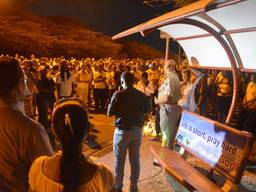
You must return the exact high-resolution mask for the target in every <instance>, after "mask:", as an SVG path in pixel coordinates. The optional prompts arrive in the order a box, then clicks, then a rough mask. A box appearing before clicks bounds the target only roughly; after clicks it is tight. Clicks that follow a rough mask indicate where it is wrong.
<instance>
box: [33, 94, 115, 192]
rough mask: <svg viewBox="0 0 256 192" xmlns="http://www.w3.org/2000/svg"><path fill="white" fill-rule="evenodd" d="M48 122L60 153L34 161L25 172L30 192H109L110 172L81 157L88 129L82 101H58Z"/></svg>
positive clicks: (68, 99) (111, 180) (111, 181)
mask: <svg viewBox="0 0 256 192" xmlns="http://www.w3.org/2000/svg"><path fill="white" fill-rule="evenodd" d="M52 119H53V130H54V132H55V134H56V136H57V138H58V140H59V141H60V143H61V145H62V151H59V152H57V153H56V154H55V155H53V156H51V157H47V156H41V157H39V158H38V159H36V160H35V161H34V163H33V164H32V166H31V169H30V171H29V186H30V189H31V191H33V192H77V191H79V192H110V191H111V189H112V188H113V185H114V177H113V174H112V173H111V171H110V170H109V169H108V168H107V167H105V166H104V165H101V164H96V163H94V162H91V161H90V160H89V159H88V158H87V157H85V156H84V155H83V154H82V144H83V140H84V138H85V137H86V136H87V134H88V128H89V123H88V117H87V112H86V110H85V106H84V103H83V101H81V100H78V99H73V98H67V99H62V100H59V101H58V102H57V104H56V105H55V108H54V111H53V117H52Z"/></svg>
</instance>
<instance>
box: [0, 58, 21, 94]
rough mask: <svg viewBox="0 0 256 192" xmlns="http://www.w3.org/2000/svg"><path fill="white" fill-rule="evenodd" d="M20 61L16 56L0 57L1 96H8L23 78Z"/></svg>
mask: <svg viewBox="0 0 256 192" xmlns="http://www.w3.org/2000/svg"><path fill="white" fill-rule="evenodd" d="M21 71H22V70H21V67H20V64H19V61H18V60H16V59H14V58H7V57H3V58H0V97H6V96H9V95H10V94H11V91H12V90H13V88H14V87H15V86H17V85H18V83H19V81H20V79H21V78H22V72H21Z"/></svg>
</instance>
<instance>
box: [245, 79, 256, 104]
mask: <svg viewBox="0 0 256 192" xmlns="http://www.w3.org/2000/svg"><path fill="white" fill-rule="evenodd" d="M252 100H256V83H254V82H250V83H248V85H247V89H246V94H245V97H244V101H243V102H244V103H246V102H249V101H252Z"/></svg>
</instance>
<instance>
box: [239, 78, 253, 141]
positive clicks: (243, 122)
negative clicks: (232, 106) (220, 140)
mask: <svg viewBox="0 0 256 192" xmlns="http://www.w3.org/2000/svg"><path fill="white" fill-rule="evenodd" d="M255 124H256V74H251V79H250V82H249V83H248V85H247V88H246V93H245V96H244V99H243V108H242V111H241V114H240V116H239V119H238V125H237V127H238V129H239V130H246V131H249V132H251V133H252V134H253V135H254V136H256V128H255Z"/></svg>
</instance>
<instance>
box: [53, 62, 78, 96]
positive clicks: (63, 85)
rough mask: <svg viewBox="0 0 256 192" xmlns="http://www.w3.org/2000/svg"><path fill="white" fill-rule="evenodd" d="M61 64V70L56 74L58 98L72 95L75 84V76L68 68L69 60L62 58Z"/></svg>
mask: <svg viewBox="0 0 256 192" xmlns="http://www.w3.org/2000/svg"><path fill="white" fill-rule="evenodd" d="M60 65H61V67H60V72H59V73H58V74H57V75H56V84H57V92H58V99H61V98H67V97H71V96H72V94H73V85H74V80H73V76H72V73H71V72H70V70H69V69H68V63H67V61H66V60H62V61H61V63H60Z"/></svg>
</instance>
